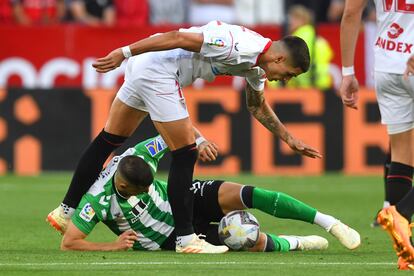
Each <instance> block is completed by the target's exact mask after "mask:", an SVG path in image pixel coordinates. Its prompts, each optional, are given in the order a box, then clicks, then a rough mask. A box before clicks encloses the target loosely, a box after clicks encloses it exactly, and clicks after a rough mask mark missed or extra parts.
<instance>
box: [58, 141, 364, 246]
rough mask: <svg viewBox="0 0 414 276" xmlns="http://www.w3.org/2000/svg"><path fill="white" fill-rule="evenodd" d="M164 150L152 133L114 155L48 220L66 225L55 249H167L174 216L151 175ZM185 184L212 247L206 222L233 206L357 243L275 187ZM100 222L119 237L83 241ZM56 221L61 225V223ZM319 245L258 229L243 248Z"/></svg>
mask: <svg viewBox="0 0 414 276" xmlns="http://www.w3.org/2000/svg"><path fill="white" fill-rule="evenodd" d="M167 151H168V148H167V146H166V144H165V143H164V141H163V140H162V138H161V137H160V136H157V137H155V138H151V139H148V140H146V141H144V142H141V143H139V144H137V145H136V146H135V147H134V148H130V149H128V150H127V151H125V152H124V153H123V154H122V155H120V156H116V157H114V158H113V159H112V160H111V161H110V163H109V164H108V166H107V167H106V168H105V169H104V170H103V171H102V172H101V174H100V176H99V178H98V179H97V180H96V182H95V183H94V184H93V185H92V187H91V188H90V189H89V191H88V192H87V193H86V194H85V195H84V196H83V198H82V200H81V202H80V204H79V206H78V208H77V210H76V212H75V213H74V215H73V216H72V219H71V221H70V222H69V221H65V222H56V223H58V224H60V225H59V227H60V229H66V231H65V233H64V237H63V239H62V244H61V248H62V249H63V250H103V251H107V250H108V251H109V250H111V251H113V250H127V249H129V248H133V249H137V250H158V249H167V250H168V249H169V250H174V249H175V233H174V221H173V217H172V214H171V206H170V203H169V202H168V198H167V183H166V182H164V181H160V180H157V179H154V178H153V175H154V173H155V172H156V170H157V166H158V162H159V160H160V159H161V158H162V156H163V155H164V153H165V152H167ZM191 190H192V191H193V193H194V197H195V198H194V202H195V205H194V215H193V217H194V221H195V229H196V233H203V234H205V236H206V240H207V241H208V242H210V243H212V244H215V245H219V244H220V242H219V239H218V231H217V224H211V223H212V222H219V221H220V219H221V218H222V217H223V216H224V215H225V214H227V213H229V212H231V211H233V210H241V209H247V208H254V209H258V210H261V211H263V212H265V213H267V214H269V215H272V216H274V217H279V218H289V219H295V220H301V221H305V222H308V223H315V224H317V225H319V226H321V227H323V228H324V229H326V230H327V231H328V232H329V233H331V234H332V235H333V236H335V237H336V238H337V239H338V240H339V241H340V242H341V243H342V244H343V245H344V246H345V247H347V248H349V249H354V248H356V247H358V246H359V244H360V236H359V234H358V233H357V232H356V231H355V230H353V229H351V228H349V227H348V226H346V225H345V224H343V223H342V222H340V221H339V220H337V219H335V218H334V217H332V216H329V215H325V214H322V213H320V212H318V211H317V210H316V209H314V208H312V207H310V206H308V205H306V204H304V203H303V202H300V201H298V200H296V199H294V198H292V197H290V196H288V195H286V194H283V193H279V192H273V191H268V190H264V189H260V188H255V187H252V186H243V185H240V184H237V183H232V182H227V181H219V180H195V181H193V184H192V187H191ZM100 221H102V222H104V223H105V224H106V225H107V226H108V227H109V228H110V229H111V230H112V232H114V233H115V234H116V235H118V236H119V237H118V239H116V241H114V242H108V243H97V242H89V241H86V240H85V238H86V237H87V236H88V235H89V233H91V231H92V230H93V228H94V227H95V225H96V224H97V223H98V222H100ZM62 223H63V224H65V223H68V226H67V228H66V226H65V225H62ZM54 226H55V228H59V227H56V226H57V225H54ZM327 246H328V241H327V240H326V239H324V238H322V237H319V236H305V237H299V236H279V237H278V236H276V235H273V234H267V233H260V238H259V239H258V242H257V243H256V245H255V246H254V247H253V248H251V251H266V252H268V251H289V250H318V249H325V248H327ZM223 247H224V249H227V248H225V246H224V245H223ZM192 253H194V252H192ZM197 253H198V252H197ZM199 253H203V252H199Z"/></svg>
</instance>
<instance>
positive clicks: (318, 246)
mask: <svg viewBox="0 0 414 276" xmlns="http://www.w3.org/2000/svg"><path fill="white" fill-rule="evenodd" d="M279 237H280V238H285V239H286V237H287V238H289V237H291V238H295V239H297V240H298V247H297V248H296V250H300V251H309V250H325V249H327V248H328V245H329V243H328V241H327V240H326V239H325V238H322V237H320V236H315V235H313V236H279Z"/></svg>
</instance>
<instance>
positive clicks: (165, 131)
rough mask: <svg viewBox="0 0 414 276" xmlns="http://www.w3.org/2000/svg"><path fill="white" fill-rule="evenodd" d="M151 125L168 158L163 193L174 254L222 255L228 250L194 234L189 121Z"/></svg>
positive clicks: (192, 147) (193, 150) (192, 140)
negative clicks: (172, 227) (168, 207)
mask: <svg viewBox="0 0 414 276" xmlns="http://www.w3.org/2000/svg"><path fill="white" fill-rule="evenodd" d="M154 125H155V128H156V129H157V130H158V133H159V134H160V135H161V136H162V138H163V139H164V141H165V143H166V144H167V145H168V147H169V148H170V150H171V155H172V161H171V166H170V171H169V176H168V188H167V191H168V199H169V202H170V204H171V210H172V213H173V217H174V224H175V232H176V234H177V240H176V252H179V253H224V252H226V251H228V248H227V247H226V246H214V245H211V244H209V243H207V242H206V241H205V240H203V239H200V237H199V236H197V235H195V233H194V228H193V205H194V204H193V202H194V198H193V194H192V193H191V191H190V187H191V184H192V179H193V172H194V165H195V162H196V160H197V155H198V151H197V146H196V144H195V137H194V130H193V126H192V124H191V121H190V119H189V118H185V119H181V120H176V121H172V122H155V121H154Z"/></svg>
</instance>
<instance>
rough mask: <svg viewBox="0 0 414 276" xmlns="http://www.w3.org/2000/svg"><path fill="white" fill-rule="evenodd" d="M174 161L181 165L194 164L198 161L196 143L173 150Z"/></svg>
mask: <svg viewBox="0 0 414 276" xmlns="http://www.w3.org/2000/svg"><path fill="white" fill-rule="evenodd" d="M171 155H172V163H177V165H180V166H193V165H194V164H195V162H196V161H197V157H198V149H197V146H196V144H191V145H188V146H185V147H182V148H179V149H176V150H174V151H172V152H171Z"/></svg>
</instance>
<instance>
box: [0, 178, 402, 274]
mask: <svg viewBox="0 0 414 276" xmlns="http://www.w3.org/2000/svg"><path fill="white" fill-rule="evenodd" d="M225 179H226V180H232V181H237V182H240V183H245V184H250V185H256V186H260V187H263V188H267V189H272V190H278V191H282V192H285V193H288V194H290V195H292V196H294V197H296V198H298V199H300V200H302V201H304V202H306V203H308V204H310V205H312V206H314V207H316V208H318V209H319V210H320V211H322V212H325V213H328V214H332V215H334V216H336V217H337V218H340V219H341V220H342V221H344V222H345V223H347V224H349V225H351V226H352V227H354V228H355V229H357V230H358V231H359V232H360V234H361V236H362V245H361V247H360V248H358V249H357V250H355V251H349V250H347V249H345V248H344V247H342V246H341V245H340V244H339V243H338V242H337V241H336V240H335V239H334V238H333V237H331V236H330V235H329V234H328V233H326V232H324V231H322V230H321V229H320V228H319V227H317V226H315V225H309V224H306V223H302V222H296V221H291V220H282V219H276V218H273V217H271V216H269V215H266V214H261V213H259V212H257V211H254V212H253V213H254V214H255V215H256V216H257V218H258V220H259V222H260V224H261V229H262V230H263V231H266V232H270V233H275V234H295V235H310V234H316V235H321V236H324V237H326V238H327V239H328V240H329V248H328V250H326V251H323V252H290V253H248V252H230V253H226V254H224V255H179V254H175V253H174V252H160V251H159V252H134V251H126V252H98V253H97V252H61V251H60V250H59V243H60V238H61V237H60V235H59V234H58V233H57V232H55V231H53V230H52V229H51V228H50V227H49V226H48V225H47V224H46V223H45V221H44V219H45V216H46V215H47V213H48V212H49V211H51V210H52V209H54V208H55V207H56V206H57V205H58V203H59V202H60V200H61V199H62V197H63V195H64V192H65V191H66V188H67V185H68V183H69V180H70V175H69V174H66V173H62V174H56V173H54V174H43V175H41V176H39V177H16V176H12V175H8V176H2V177H0V206H1V208H0V229H1V234H0V275H21V274H30V275H108V274H113V275H125V274H128V275H302V276H303V275H355V276H357V275H391V274H393V273H400V274H401V273H404V272H398V271H397V269H396V256H395V254H394V251H393V250H392V247H391V242H390V238H389V237H388V235H386V233H385V232H384V231H382V230H381V229H379V228H376V229H372V228H370V226H369V224H370V223H371V222H372V219H373V216H374V215H375V213H376V211H377V210H378V209H379V207H380V206H381V205H382V200H383V184H382V179H381V177H380V176H377V177H350V176H342V175H337V174H333V175H325V176H320V177H256V176H251V175H241V176H238V177H226V178H225ZM115 238H116V237H115V236H114V235H113V234H112V233H111V232H109V231H108V230H107V229H106V228H105V227H104V225H98V227H97V229H95V231H94V232H93V233H92V235H91V236H90V237H89V240H91V241H112V240H114V239H115ZM85 273H87V274H85Z"/></svg>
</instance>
